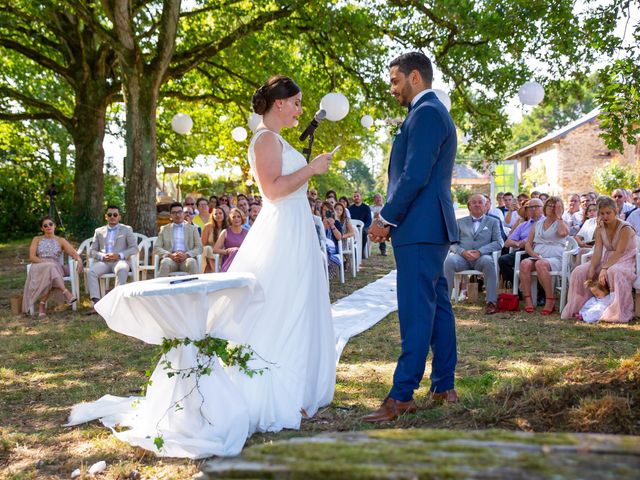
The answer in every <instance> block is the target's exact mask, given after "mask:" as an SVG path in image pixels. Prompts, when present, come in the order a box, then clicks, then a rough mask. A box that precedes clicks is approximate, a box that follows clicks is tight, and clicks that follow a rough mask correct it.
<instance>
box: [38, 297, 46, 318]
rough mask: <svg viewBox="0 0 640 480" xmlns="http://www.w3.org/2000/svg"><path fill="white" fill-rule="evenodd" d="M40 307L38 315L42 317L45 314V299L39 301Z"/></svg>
mask: <svg viewBox="0 0 640 480" xmlns="http://www.w3.org/2000/svg"><path fill="white" fill-rule="evenodd" d="M39 305H40V308H39V309H38V317H40V318H42V317H46V316H47V302H46V300H45V301H41V302H40V304H39Z"/></svg>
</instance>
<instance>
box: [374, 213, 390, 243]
mask: <svg viewBox="0 0 640 480" xmlns="http://www.w3.org/2000/svg"><path fill="white" fill-rule="evenodd" d="M390 230H391V226H390V225H389V224H385V223H384V222H383V221H382V220H380V219H376V220H374V221H373V222H371V226H370V227H369V239H370V240H371V241H372V242H376V243H382V242H386V241H387V240H388V239H389V233H390Z"/></svg>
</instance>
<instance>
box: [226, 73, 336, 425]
mask: <svg viewBox="0 0 640 480" xmlns="http://www.w3.org/2000/svg"><path fill="white" fill-rule="evenodd" d="M301 101H302V92H301V91H300V88H299V87H298V86H297V85H296V84H295V83H294V82H293V81H292V80H291V79H289V78H287V77H283V76H277V77H273V78H271V79H270V80H269V81H268V82H267V83H266V84H265V85H263V86H262V87H261V88H259V89H258V90H257V91H256V93H255V95H254V96H253V109H254V111H255V112H256V113H258V114H261V115H263V120H262V123H261V124H260V125H259V126H258V128H257V129H256V132H255V134H254V136H253V138H252V139H251V143H250V145H249V162H250V164H251V170H252V172H253V175H254V177H255V178H256V180H257V183H258V186H259V188H260V194H261V195H262V197H263V200H264V202H263V206H262V210H261V211H260V215H259V216H258V218H257V219H256V221H255V223H254V224H253V225H252V227H251V230H249V234H248V235H247V237H246V238H245V240H244V242H243V244H242V246H241V247H240V250H239V251H238V253H237V254H236V257H235V259H234V261H233V263H232V265H231V267H230V269H229V272H250V273H253V274H254V275H255V277H256V279H257V281H258V284H259V285H260V286H261V288H262V290H263V291H264V298H265V301H264V303H260V304H259V305H257V306H256V307H255V308H254V309H253V311H251V309H250V311H249V312H248V315H250V316H254V319H255V321H254V322H253V323H252V325H253V328H252V329H251V331H249V332H246V337H245V338H243V341H244V342H245V343H247V344H249V345H250V346H251V348H252V349H253V350H254V351H255V352H256V353H257V354H258V356H259V357H260V359H264V360H266V361H267V362H269V363H268V364H265V363H263V362H262V361H261V360H260V359H258V360H257V361H256V362H254V363H253V365H252V366H253V367H254V368H255V367H258V368H259V367H262V366H266V367H267V368H268V369H267V370H266V371H265V372H264V373H263V374H262V375H254V376H253V377H251V378H249V377H247V376H246V375H244V374H242V373H235V374H233V375H232V377H233V378H232V380H233V381H234V383H236V385H237V386H238V388H239V389H240V391H241V392H242V393H243V396H244V398H245V401H246V403H247V406H248V409H249V415H250V429H249V434H251V433H253V432H255V431H261V432H264V431H270V432H273V431H278V430H281V429H283V428H299V427H300V420H301V418H302V417H305V416H313V415H315V413H316V412H317V410H318V408H319V407H322V406H324V405H328V404H329V403H330V402H331V400H332V398H333V392H334V386H335V371H336V370H335V368H336V348H335V338H334V333H333V324H332V322H331V306H330V303H329V292H328V287H327V281H326V277H325V272H324V266H323V262H324V259H323V256H322V253H321V251H320V249H319V248H318V239H317V234H316V230H315V226H314V223H313V217H312V214H311V211H310V209H309V202H308V200H307V194H306V192H307V181H308V180H309V178H311V177H312V176H313V175H320V174H323V173H325V172H326V171H327V169H328V167H329V163H330V161H331V156H332V155H331V154H327V153H325V154H321V155H318V156H317V157H316V158H314V159H313V160H312V161H311V162H310V163H309V164H307V162H306V161H305V159H304V157H303V156H302V154H301V153H300V152H298V151H297V150H295V149H294V148H293V147H292V146H291V145H289V143H287V141H286V140H284V139H283V138H282V137H281V136H280V131H281V129H283V128H287V127H295V126H296V125H297V124H298V117H299V116H300V115H301V114H302V107H301Z"/></svg>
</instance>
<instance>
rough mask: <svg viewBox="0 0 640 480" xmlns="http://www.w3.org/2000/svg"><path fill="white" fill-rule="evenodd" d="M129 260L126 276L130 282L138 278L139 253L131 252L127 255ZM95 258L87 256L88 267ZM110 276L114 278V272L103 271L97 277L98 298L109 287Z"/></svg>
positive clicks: (102, 295) (103, 294)
mask: <svg viewBox="0 0 640 480" xmlns="http://www.w3.org/2000/svg"><path fill="white" fill-rule="evenodd" d="M127 260H128V261H129V266H130V268H131V269H130V270H129V273H127V277H128V278H131V281H132V282H137V281H138V280H140V272H139V270H138V263H139V261H140V256H139V253H133V254H131V255H129V257H128V258H127ZM94 262H95V260H94V259H93V258H89V268H91V266H92V265H93V263H94ZM112 278H116V274H115V273H113V272H112V273H104V274H102V275H100V276H99V277H98V285H99V286H100V298H102V297H104V296H105V295H106V293H107V290H108V289H109V280H111V279H112Z"/></svg>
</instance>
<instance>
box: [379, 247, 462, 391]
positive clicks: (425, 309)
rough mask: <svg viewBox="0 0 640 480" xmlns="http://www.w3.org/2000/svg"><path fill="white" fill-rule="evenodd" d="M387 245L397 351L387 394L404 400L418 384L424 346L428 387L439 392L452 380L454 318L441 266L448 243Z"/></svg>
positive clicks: (423, 359)
mask: <svg viewBox="0 0 640 480" xmlns="http://www.w3.org/2000/svg"><path fill="white" fill-rule="evenodd" d="M393 251H394V255H395V258H396V265H397V268H398V271H397V272H398V273H397V288H398V316H399V318H400V338H401V340H402V353H401V354H400V358H399V359H398V365H397V367H396V371H395V373H394V375H393V387H392V389H391V392H390V393H389V396H390V397H391V398H394V399H396V400H400V401H403V402H406V401H408V400H410V399H411V398H413V392H414V390H416V389H417V388H418V387H419V385H420V381H421V380H422V376H423V375H424V370H425V365H426V361H427V354H428V353H429V347H431V351H432V355H433V360H432V368H431V388H430V390H431V391H432V392H444V391H446V390H450V389H452V388H453V385H454V375H455V368H456V363H457V352H456V332H455V318H454V316H453V309H452V307H451V300H450V299H449V288H448V285H447V280H446V278H445V277H444V272H443V265H444V260H445V258H446V256H447V252H448V251H449V246H448V245H441V244H429V243H417V244H409V245H401V246H397V247H395V246H394V250H393Z"/></svg>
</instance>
